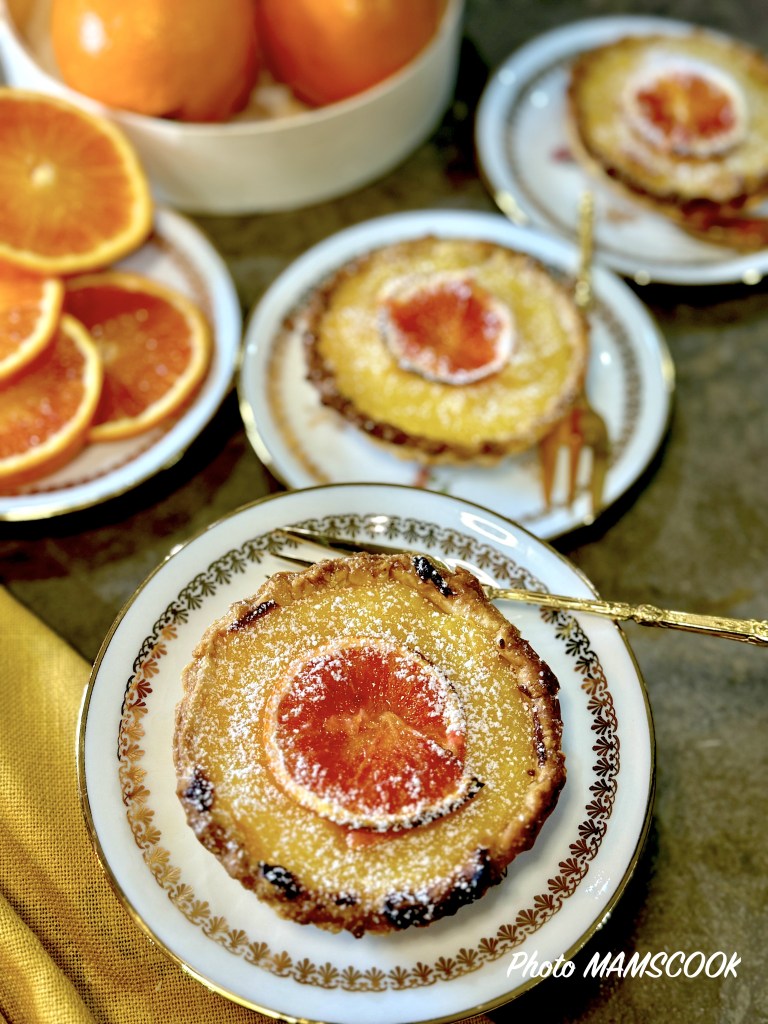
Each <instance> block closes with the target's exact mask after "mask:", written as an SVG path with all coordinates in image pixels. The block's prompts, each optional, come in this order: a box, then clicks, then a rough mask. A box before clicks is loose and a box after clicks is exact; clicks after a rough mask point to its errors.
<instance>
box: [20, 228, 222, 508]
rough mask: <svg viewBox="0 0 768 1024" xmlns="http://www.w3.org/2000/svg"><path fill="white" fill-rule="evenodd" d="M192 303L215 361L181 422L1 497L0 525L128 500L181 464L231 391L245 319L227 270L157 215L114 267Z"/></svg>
mask: <svg viewBox="0 0 768 1024" xmlns="http://www.w3.org/2000/svg"><path fill="white" fill-rule="evenodd" d="M115 267H116V268H117V269H120V270H131V271H135V272H136V273H139V274H144V275H146V276H147V277H150V278H152V279H153V280H155V281H159V282H161V283H162V284H165V285H167V286H169V287H171V288H175V289H177V290H178V291H180V292H181V293H182V294H184V295H186V296H188V297H189V298H191V299H192V300H193V301H195V302H196V303H197V304H198V305H199V306H200V308H201V309H202V310H203V312H204V313H205V315H206V316H207V318H208V321H209V323H210V324H211V327H212V330H213V341H214V347H213V358H212V362H211V366H210V369H209V370H208V374H207V376H206V378H205V380H204V382H203V385H202V387H201V388H200V390H199V391H198V392H197V395H196V396H195V398H194V400H193V401H192V402H191V403H190V404H189V405H188V406H187V407H186V408H185V409H184V411H183V412H182V414H181V415H180V416H178V417H176V418H172V419H171V420H169V421H168V422H167V423H164V424H161V425H159V426H157V427H155V428H153V429H152V430H148V431H146V432H145V433H143V434H139V435H137V436H136V437H133V438H129V439H127V440H125V441H113V442H108V443H104V442H103V443H100V444H90V445H87V446H86V447H85V448H84V449H83V450H82V452H80V454H79V455H77V456H76V457H75V458H74V459H72V460H71V461H70V462H68V463H67V464H66V465H65V466H62V467H61V469H59V470H57V471H56V472H55V473H51V474H49V475H48V476H45V477H41V478H40V479H39V480H36V481H35V482H34V483H30V484H27V485H26V486H25V487H23V488H21V489H19V490H18V491H17V493H15V494H0V520H3V519H6V520H31V519H45V518H48V517H50V516H55V515H60V514H62V513H65V512H72V511H75V510H77V509H82V508H89V507H90V506H92V505H97V504H99V503H101V502H103V501H106V500H107V499H109V498H113V497H115V496H116V495H119V494H124V493H125V492H126V491H129V490H130V489H131V488H133V487H136V486H138V485H139V484H140V483H143V482H144V481H145V480H148V479H149V478H150V477H152V476H154V475H155V474H156V473H158V472H160V471H161V470H163V469H166V468H168V467H169V466H171V465H172V464H173V463H174V462H176V461H177V460H178V459H179V458H180V457H181V456H182V454H183V453H184V452H185V451H186V449H187V448H188V447H189V446H190V445H191V444H192V442H193V441H194V440H195V438H196V437H197V436H198V435H199V434H200V432H201V431H202V430H203V429H204V427H205V426H207V424H208V423H209V421H210V420H211V419H212V417H213V416H214V415H215V413H216V411H217V410H218V408H219V406H220V405H221V402H222V401H223V399H224V397H225V396H226V394H227V392H228V391H229V389H230V388H231V386H232V380H233V378H234V373H235V367H236V365H237V359H238V356H239V353H240V343H241V341H242V313H241V310H240V302H239V299H238V296H237V292H236V290H235V286H234V282H233V281H232V278H231V276H230V274H229V271H228V269H227V266H226V264H225V263H224V260H223V259H222V258H221V256H220V255H219V254H218V252H217V251H216V249H215V248H214V246H213V245H212V244H211V243H210V242H209V241H208V239H207V238H206V237H205V235H204V234H203V233H202V232H201V231H200V230H199V229H198V228H197V227H196V226H195V225H194V224H193V223H192V222H191V221H189V220H187V219H186V218H185V217H182V216H180V215H179V214H177V213H174V212H173V211H172V210H166V209H158V210H157V211H156V213H155V224H154V229H153V231H152V233H151V235H150V236H149V238H148V239H147V241H146V242H145V243H144V245H142V246H141V248H140V249H137V250H136V252H134V253H132V254H131V255H130V256H128V257H126V258H125V259H124V260H121V261H120V263H117V264H115Z"/></svg>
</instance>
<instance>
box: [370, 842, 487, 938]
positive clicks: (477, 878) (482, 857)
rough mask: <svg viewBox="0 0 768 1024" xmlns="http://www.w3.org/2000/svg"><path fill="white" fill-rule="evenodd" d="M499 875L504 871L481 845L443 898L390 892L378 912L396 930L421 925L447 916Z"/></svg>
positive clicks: (484, 890)
mask: <svg viewBox="0 0 768 1024" xmlns="http://www.w3.org/2000/svg"><path fill="white" fill-rule="evenodd" d="M503 877H504V871H499V870H498V869H497V868H496V867H495V866H494V864H493V860H492V858H491V855H490V852H489V851H488V850H487V849H485V848H484V847H481V848H480V849H478V850H477V851H476V852H475V856H474V858H473V863H472V864H471V865H469V866H468V868H467V871H466V873H465V874H462V875H461V876H460V877H459V878H457V879H456V882H455V884H454V885H453V887H452V889H451V892H450V894H449V895H448V896H447V897H446V898H443V899H441V900H438V901H437V902H434V901H433V900H432V899H430V898H429V895H428V894H427V893H418V892H397V893H391V894H390V895H389V896H388V897H387V898H386V900H385V901H384V906H383V908H382V915H383V916H384V917H385V918H386V920H387V921H388V922H389V924H390V925H391V926H392V927H393V928H396V929H398V930H402V929H404V928H410V927H411V926H416V927H420V926H421V927H423V926H425V925H428V924H431V922H432V921H436V920H438V919H439V918H441V917H450V916H451V915H452V914H455V913H456V911H457V910H459V909H460V908H461V907H464V906H466V905H467V904H468V903H474V901H475V900H478V899H480V897H481V896H482V895H484V894H485V893H486V892H487V891H488V889H489V888H490V887H491V886H492V885H497V884H498V883H499V882H500V881H501V879H502V878H503Z"/></svg>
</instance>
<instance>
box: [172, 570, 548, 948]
mask: <svg viewBox="0 0 768 1024" xmlns="http://www.w3.org/2000/svg"><path fill="white" fill-rule="evenodd" d="M557 689H558V684H557V681H556V679H555V677H554V675H553V674H552V672H551V671H550V669H549V668H548V667H547V665H546V664H545V663H544V662H543V661H542V660H541V659H540V658H539V656H538V655H537V654H536V653H535V652H534V651H533V649H532V648H531V647H530V645H529V644H528V643H527V642H526V641H525V640H524V639H523V638H522V637H521V635H520V634H519V632H518V630H517V629H515V627H513V626H512V625H511V624H510V623H509V622H508V621H507V620H506V619H505V618H504V617H503V616H502V615H501V613H500V612H499V611H498V610H497V609H496V608H494V606H493V605H492V604H491V603H490V602H489V601H488V600H487V598H486V596H485V594H484V592H483V590H482V588H481V586H480V584H479V583H478V582H477V580H476V579H475V577H474V576H472V575H471V574H470V573H469V572H467V571H466V570H464V569H461V568H458V569H456V570H455V571H454V572H438V570H437V569H436V568H435V566H434V565H433V564H432V563H431V562H430V561H429V560H428V559H427V558H426V557H424V556H411V555H407V554H395V555H368V554H359V555H355V556H352V557H351V558H348V559H335V560H334V559H332V560H328V561H323V562H319V563H317V564H316V565H314V566H312V567H310V568H309V569H307V570H305V571H303V572H298V573H296V572H278V573H276V574H274V575H273V576H272V577H271V578H270V579H269V580H268V581H267V582H266V583H265V584H264V585H263V586H262V587H261V589H260V590H259V591H258V593H257V594H255V595H254V596H253V597H251V598H249V599H247V600H243V601H239V602H237V603H235V604H233V605H232V606H231V607H230V609H229V610H228V612H227V613H226V614H225V615H224V616H223V617H221V618H220V619H219V620H217V621H216V622H214V623H213V624H212V625H211V626H210V627H209V628H208V630H207V631H206V632H205V634H204V636H203V637H202V639H201V641H200V643H199V644H198V645H197V647H196V649H195V651H194V655H193V658H192V661H191V662H190V664H189V665H188V666H187V668H186V669H185V671H184V675H183V697H182V700H181V701H180V703H179V705H178V707H177V711H176V725H175V735H174V750H173V753H174V761H175V766H176V773H177V793H178V796H179V799H180V800H181V803H182V805H183V808H184V810H185V812H186V816H187V820H188V823H189V825H190V826H191V828H192V829H193V831H194V833H195V835H196V836H197V838H198V839H199V840H200V842H201V843H203V845H204V846H205V847H206V848H207V849H208V850H210V851H211V852H212V853H213V854H214V855H215V856H216V857H217V858H218V859H219V860H220V861H221V863H222V864H223V866H224V867H225V868H226V870H227V871H228V872H229V874H230V875H232V876H233V877H234V878H235V879H237V880H239V881H240V882H241V883H242V884H243V886H245V888H246V889H250V890H253V892H255V893H256V895H257V896H258V897H260V898H261V899H262V900H264V901H265V902H266V903H268V904H269V905H270V906H272V907H273V908H274V909H275V910H276V911H277V912H278V913H279V914H281V915H282V916H284V917H287V918H290V919H292V920H293V921H296V922H299V923H301V924H315V925H319V926H320V927H322V928H326V929H329V930H332V931H339V930H342V929H345V930H347V931H349V932H351V933H352V934H354V935H356V936H360V935H363V934H364V933H366V932H374V933H385V932H392V931H397V930H401V929H404V928H407V927H410V926H426V925H429V924H431V923H432V922H433V921H436V920H438V919H439V918H442V917H445V916H446V915H450V914H453V913H455V912H456V911H457V910H458V909H459V908H460V907H462V906H463V905H465V904H469V903H472V902H474V901H475V900H477V899H479V898H480V897H481V896H482V895H483V894H484V893H485V892H486V891H487V890H488V888H489V887H490V886H492V885H494V884H495V883H497V882H499V881H500V880H501V878H502V877H503V875H504V873H505V871H506V868H507V867H508V865H509V864H510V862H511V861H512V860H513V859H514V857H516V856H517V855H518V854H519V853H521V852H522V851H524V850H527V849H529V848H530V847H531V846H532V845H533V843H534V841H535V839H536V837H537V835H538V833H539V831H540V829H541V828H542V826H543V824H544V821H545V819H546V818H547V816H548V815H549V814H550V812H551V811H552V809H553V808H554V806H555V804H556V802H557V799H558V796H559V793H560V790H561V788H562V786H563V784H564V781H565V768H564V757H563V754H562V751H561V746H560V741H561V734H562V722H561V717H560V711H559V703H558V699H557Z"/></svg>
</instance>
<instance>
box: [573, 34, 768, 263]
mask: <svg viewBox="0 0 768 1024" xmlns="http://www.w3.org/2000/svg"><path fill="white" fill-rule="evenodd" d="M568 118H569V126H570V130H571V134H572V138H573V141H574V148H575V152H576V155H577V156H578V157H579V158H580V159H581V160H582V161H583V162H584V163H585V165H586V166H588V167H589V168H590V169H591V170H593V171H596V172H597V173H599V174H601V175H604V176H605V177H606V178H607V179H608V180H610V181H611V182H613V183H614V184H615V185H616V186H618V187H619V188H620V189H621V190H623V191H624V192H625V193H629V194H630V195H632V196H633V197H634V198H636V199H639V200H640V201H641V202H643V203H645V204H646V205H649V206H651V207H652V208H653V209H654V210H655V211H656V212H659V213H662V214H664V215H665V216H668V217H670V218H671V219H673V220H674V221H675V222H676V223H678V224H679V225H680V226H681V227H683V228H684V229H686V230H688V231H690V232H691V233H692V234H695V235H701V236H703V237H705V238H708V239H710V240H712V241H721V240H722V241H724V242H725V243H726V244H728V245H731V246H733V247H735V248H744V249H750V248H755V247H760V246H763V245H765V244H766V243H767V242H768V220H766V219H765V218H756V217H750V216H748V215H747V214H746V211H747V210H748V209H749V208H750V207H751V206H753V205H754V204H755V203H757V202H759V201H761V200H762V199H764V198H765V197H766V195H768V61H767V60H766V59H765V57H763V56H762V55H761V54H759V53H758V52H757V51H755V50H753V49H752V48H751V47H749V46H748V45H746V44H745V43H742V42H739V41H737V40H732V39H729V38H727V37H725V36H720V35H717V34H715V33H713V32H708V31H705V30H703V29H702V30H693V31H691V32H688V33H683V34H680V35H673V34H663V33H654V34H650V35H642V34H641V35H637V36H626V37H622V38H620V39H617V40H615V41H613V42H610V43H606V44H604V45H603V46H600V47H597V48H595V49H592V50H588V51H585V52H584V53H583V54H581V55H580V56H579V57H578V58H577V59H576V60H575V62H574V64H573V66H572V68H571V73H570V81H569V87H568Z"/></svg>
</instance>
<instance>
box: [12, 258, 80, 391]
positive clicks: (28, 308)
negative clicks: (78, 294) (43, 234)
mask: <svg viewBox="0 0 768 1024" xmlns="http://www.w3.org/2000/svg"><path fill="white" fill-rule="evenodd" d="M63 297H64V286H63V285H62V283H61V281H59V280H58V278H55V277H37V276H35V275H34V274H28V273H26V272H25V271H23V270H18V269H17V268H15V267H11V266H0V381H3V380H7V379H8V378H9V377H11V376H13V374H15V373H18V372H19V370H21V369H23V367H24V366H26V365H27V363H29V362H31V360H32V359H34V358H35V356H36V355H38V353H39V352H41V351H42V350H43V349H44V348H45V346H46V345H47V344H48V342H49V341H50V340H51V338H52V337H53V332H54V331H55V330H56V326H57V324H58V322H59V313H60V312H61V303H62V299H63Z"/></svg>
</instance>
